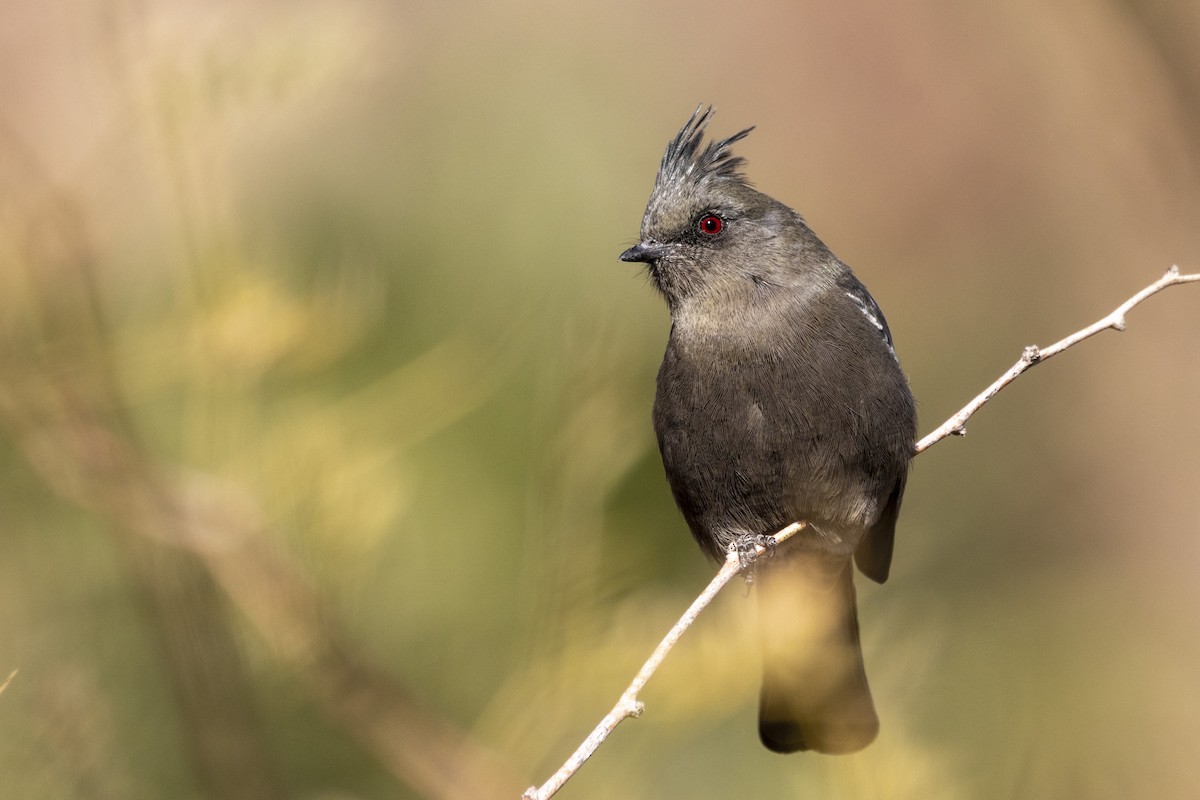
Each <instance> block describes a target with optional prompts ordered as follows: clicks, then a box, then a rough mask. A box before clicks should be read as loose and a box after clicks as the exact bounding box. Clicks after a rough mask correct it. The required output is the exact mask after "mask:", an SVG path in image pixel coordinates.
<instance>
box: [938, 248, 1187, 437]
mask: <svg viewBox="0 0 1200 800" xmlns="http://www.w3.org/2000/svg"><path fill="white" fill-rule="evenodd" d="M1194 281H1200V272H1198V273H1192V274H1190V275H1180V274H1179V267H1171V268H1170V269H1169V270H1167V272H1166V274H1165V275H1163V276H1162V277H1161V278H1159V279H1158V280H1156V281H1155V282H1154V283H1152V284H1150V285H1149V286H1147V287H1146V288H1145V289H1142V290H1141V291H1140V292H1138V293H1137V294H1135V295H1134V296H1133V297H1131V298H1129V299H1128V300H1126V301H1125V302H1124V303H1122V304H1121V305H1119V306H1117V308H1116V309H1115V310H1114V311H1113V312H1112V313H1111V314H1109V315H1108V316H1107V317H1104V318H1103V319H1100V320H1097V321H1096V322H1094V323H1092V324H1091V325H1088V326H1087V327H1086V328H1083V329H1082V330H1078V331H1075V333H1072V334H1071V335H1070V336H1068V337H1066V338H1065V339H1060V340H1059V341H1057V342H1055V343H1054V344H1052V345H1050V346H1049V347H1038V346H1037V345H1036V344H1033V345H1030V346H1029V347H1026V348H1025V351H1024V352H1023V353H1021V357H1020V358H1019V359H1018V360H1017V363H1015V364H1013V365H1012V367H1010V368H1009V370H1008V372H1006V373H1004V374H1003V375H1001V376H1000V377H999V378H997V379H996V382H995V383H993V384H992V385H991V386H989V387H988V388H986V389H984V390H983V391H982V392H980V394H979V396H977V397H976V398H975V399H974V400H972V401H971V402H969V403H967V404H966V405H965V406H963V407H962V410H960V411H959V412H958V413H957V414H955V415H954V416H952V417H951V418H950V419H948V420H946V421H945V422H943V423H942V424H941V425H939V426H938V427H937V429H935V430H934V431H933V432H932V433H930V434H929V435H928V436H926V437H925V438H924V439H922V440H921V441H919V442H917V453H921V452H923V451H925V450H928V449H929V448H930V447H932V446H933V445H935V444H937V443H938V442H940V441H941V440H942V439H945V438H946V437H947V436H966V435H967V420H968V419H970V418H971V416H972V415H973V414H974V413H975V412H976V411H978V410H979V409H981V408H983V406H984V404H986V403H987V402H988V401H989V400H991V399H992V398H993V397H995V396H996V393H997V392H999V391H1000V390H1001V389H1003V388H1004V387H1005V386H1008V385H1009V384H1010V383H1012V382H1013V381H1015V380H1016V379H1017V377H1018V376H1019V375H1021V373H1023V372H1025V371H1026V370H1028V369H1030V368H1031V367H1034V366H1035V365H1037V364H1040V363H1042V362H1043V361H1045V360H1046V359H1048V358H1051V357H1052V356H1056V355H1058V354H1059V353H1061V352H1062V351H1063V350H1066V349H1067V348H1068V347H1072V346H1073V345H1077V344H1079V343H1080V342H1082V341H1083V340H1084V339H1086V338H1088V337H1089V336H1095V335H1096V334H1097V333H1100V331H1103V330H1108V329H1109V328H1112V329H1113V330H1114V331H1123V330H1125V315H1126V314H1127V313H1129V310H1130V309H1131V308H1133V307H1134V306H1136V305H1137V304H1138V303H1140V302H1142V301H1143V300H1145V299H1146V298H1147V297H1150V296H1151V295H1153V294H1158V293H1159V292H1161V291H1162V290H1163V289H1166V288H1167V287H1168V286H1174V285H1175V284H1177V283H1192V282H1194Z"/></svg>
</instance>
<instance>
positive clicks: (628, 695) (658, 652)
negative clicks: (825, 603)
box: [521, 522, 805, 800]
mask: <svg viewBox="0 0 1200 800" xmlns="http://www.w3.org/2000/svg"><path fill="white" fill-rule="evenodd" d="M804 527H805V523H803V522H793V523H792V524H791V525H788V526H787V527H786V528H784V529H783V530H781V531H779V532H778V533H776V534H775V537H774V538H775V544H779V543H780V542H784V541H786V540H787V539H788V538H790V537H791V536H792V535H794V534H795V533H797V532H799V531H800V530H802V529H803V528H804ZM766 550H767V548H765V547H763V546H762V545H756V546H755V548H754V554H755V556H760V555H762V554H763V553H765V552H766ZM742 569H743V559H742V557H741V556H739V555H738V552H737V550H736V549H734V548H731V549H730V551H729V555H727V556H726V557H725V563H724V564H723V565H722V566H721V569H720V570H719V571H718V572H717V574H716V575H714V576H713V579H712V580H711V581H709V583H708V586H706V587H705V588H704V591H703V592H701V593H700V596H699V597H697V598H696V599H695V600H694V601H692V604H691V605H690V606H688V610H687V611H685V612H683V616H682V617H680V618H679V621H678V622H676V623H675V624H674V625H673V626H671V630H669V631H667V635H666V636H664V637H663V640H662V641H661V642H659V643H658V647H656V648H654V652H653V653H652V654H651V655H650V658H648V659H647V660H646V663H645V664H643V665H642V668H641V669H640V670H638V673H637V675H635V676H634V678H633V682H632V683H630V684H629V688H628V689H626V690H625V693H624V694H622V695H621V699H620V700H618V701H617V704H616V705H615V706H613V709H612V711H609V712H608V713H607V714H605V715H604V719H602V720H600V724H598V725H597V726H596V727H595V728H593V729H592V732H591V733H589V734H588V737H587V738H586V739H584V740H583V744H581V745H579V747H578V748H577V749H576V750H575V752H574V753H572V754H571V757H570V758H568V759H567V760H566V763H564V764H563V765H562V766H561V767H559V768H558V771H557V772H555V773H554V774H553V775H551V776H550V780H548V781H546V782H545V783H544V784H542V785H541V786H540V787H539V786H531V787H529V788H528V789H526V790H525V794H523V795H521V798H522V800H546V798H548V797H552V796H553V795H554V793H555V792H557V791H558V790H559V789H561V788H562V785H563V784H564V783H566V782H567V779H568V778H570V777H571V776H572V775H574V774H575V773H576V772H577V771H578V770H579V768H580V767H582V766H583V762H585V761H587V760H588V759H589V758H591V757H592V753H595V752H596V749H597V748H598V747H600V745H601V744H603V743H604V740H605V739H607V738H608V735H609V734H610V733H612V732H613V730H615V729H616V727H617V726H618V725H620V724H621V722H622V721H624V720H625V719H627V718H628V717H638V716H641V714H642V708H643V706H642V702H641V701H640V700H638V693H639V692H641V691H642V687H643V686H645V685H646V682H647V681H648V680H650V676H651V675H653V674H654V673H655V672H656V671H657V670H658V667H659V665H660V664H662V662H663V659H665V658H666V657H667V653H669V652H671V648H673V647H674V646H675V644H676V642H678V641H679V639H680V637H681V636H683V634H684V631H686V630H687V629H688V628H690V627H691V626H692V623H693V622H695V621H696V617H698V616H700V612H701V611H703V610H704V609H705V608H707V607H708V604H709V603H711V602H712V600H713V598H714V597H716V596H717V595H718V594H719V593H720V591H721V590H722V589H724V588H725V584H727V583H729V582H730V581H731V580H733V579H734V577H735V576H736V575H737V574H738V573H740V572H741V571H742Z"/></svg>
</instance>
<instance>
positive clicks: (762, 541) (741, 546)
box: [730, 533, 776, 582]
mask: <svg viewBox="0 0 1200 800" xmlns="http://www.w3.org/2000/svg"><path fill="white" fill-rule="evenodd" d="M775 544H776V542H775V537H774V536H771V535H769V534H763V533H743V534H742V535H740V536H738V537H737V538H736V539H734V540H733V544H732V545H731V546H730V549H731V550H733V551H734V552H735V553H737V557H738V564H739V565H740V566H741V568H742V571H743V572H745V573H746V580H747V582H753V581H754V572H753V571H752V570H751V569H750V567H752V566H754V562H756V561H758V559H759V557H760V556H762V555H766V556H767V557H768V558H771V557H773V556H774V555H775ZM760 547H761V548H762V549H763V550H764V551H765V552H764V553H759V552H758V549H759V548H760Z"/></svg>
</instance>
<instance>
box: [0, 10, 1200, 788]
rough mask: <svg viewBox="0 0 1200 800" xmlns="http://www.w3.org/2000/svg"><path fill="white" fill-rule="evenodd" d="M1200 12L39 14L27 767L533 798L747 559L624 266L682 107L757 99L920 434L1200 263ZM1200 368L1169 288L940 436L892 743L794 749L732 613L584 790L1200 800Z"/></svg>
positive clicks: (22, 559) (898, 613) (11, 676)
mask: <svg viewBox="0 0 1200 800" xmlns="http://www.w3.org/2000/svg"><path fill="white" fill-rule="evenodd" d="M1197 8H1198V7H1197V5H1196V4H1195V3H1194V2H1190V1H1189V0H1153V1H1151V0H1134V2H1128V3H1115V2H1104V1H1103V0H1080V2H1074V3H1063V4H1060V3H1049V4H1044V3H1035V2H1030V1H1029V0H1024V1H1021V0H1017V1H1016V2H1008V3H1001V4H959V5H954V4H944V3H932V2H920V3H910V4H902V5H895V6H891V5H886V4H871V3H858V2H849V3H811V2H804V3H796V4H784V3H757V4H752V5H750V6H742V7H739V6H733V5H730V4H728V3H715V2H698V3H689V4H684V3H674V2H651V3H643V4H634V3H625V2H618V3H616V4H612V3H607V4H605V3H595V2H583V3H575V4H563V3H551V2H536V1H535V2H524V3H521V2H493V3H486V2H479V1H478V0H476V1H475V2H470V1H469V0H468V1H464V2H450V3H441V4H435V3H405V2H399V3H385V2H382V0H349V2H340V3H332V2H319V1H317V0H304V1H303V2H288V3H285V2H279V1H278V0H250V1H249V2H240V3H234V2H227V1H224V2H214V3H199V2H186V0H163V2H155V3H135V2H129V1H128V0H118V2H114V3H93V2H86V0H83V1H82V2H51V3H35V2H31V1H30V0H14V1H13V2H8V3H6V4H5V5H4V7H3V8H2V9H0V684H2V685H3V688H2V689H0V776H2V777H0V782H2V783H3V786H4V788H3V790H0V793H2V794H3V795H4V796H5V797H13V798H22V800H42V799H43V798H45V799H46V800H58V799H59V798H146V799H147V800H149V799H150V798H201V797H211V798H223V799H224V798H237V797H259V798H266V797H280V798H284V797H294V798H302V797H303V798H322V799H323V800H333V798H345V799H347V800H348V799H349V798H364V799H365V798H371V799H372V800H375V799H377V798H380V799H381V798H418V797H422V798H423V797H445V798H452V797H509V798H514V800H515V798H516V797H517V796H519V794H520V792H521V791H522V790H523V789H524V788H525V787H526V786H529V785H532V784H539V783H541V782H542V781H543V780H545V779H546V778H547V777H548V776H549V774H550V773H551V772H552V771H553V770H554V769H556V768H557V767H558V765H559V764H560V763H562V761H563V760H564V759H565V758H566V757H567V756H568V755H569V754H570V752H571V751H572V750H573V749H574V748H575V747H576V745H577V744H578V743H579V742H580V741H581V740H582V738H583V737H584V736H585V735H586V734H587V732H588V731H589V730H590V729H591V728H592V726H593V725H594V724H595V723H596V722H597V721H598V720H599V719H600V717H601V716H602V715H603V714H604V713H605V712H606V711H607V710H608V709H609V708H610V707H611V705H612V703H614V702H615V701H616V699H617V697H618V696H619V694H620V693H621V691H622V690H623V689H624V687H625V685H626V684H627V682H628V680H629V679H630V678H631V677H632V676H633V674H634V672H635V671H636V670H637V668H638V666H639V665H640V664H641V662H642V660H643V659H644V658H645V657H646V656H648V655H649V653H650V651H651V650H652V648H653V647H654V645H655V644H656V642H657V640H658V638H659V637H660V636H661V635H662V633H664V632H665V631H666V629H667V628H668V627H669V626H670V624H671V623H672V622H673V621H674V619H675V618H676V617H677V616H678V615H679V613H680V612H682V610H683V609H684V608H685V607H686V606H687V604H688V603H689V602H690V600H691V598H692V597H693V596H694V595H695V594H696V593H697V592H698V591H699V590H700V589H701V588H702V586H703V585H704V584H705V583H706V581H707V580H708V578H709V576H710V575H711V573H712V571H713V568H712V566H711V565H710V564H707V563H706V562H705V561H704V559H703V558H702V557H701V555H700V553H699V551H698V550H697V549H696V548H695V546H694V545H693V543H692V542H691V540H690V537H689V536H688V534H687V531H686V528H685V526H684V525H683V523H682V521H681V519H680V518H679V516H678V514H677V512H676V510H675V509H674V507H673V504H672V501H671V498H670V495H669V492H668V491H667V488H666V485H665V482H664V480H663V477H662V474H661V467H660V465H659V461H658V455H657V452H656V450H655V447H654V443H653V434H652V432H651V429H650V423H649V408H650V403H651V398H652V394H653V381H654V375H655V371H656V369H657V364H658V359H659V357H660V355H661V352H662V347H663V344H664V341H665V337H666V333H667V325H668V321H667V314H666V310H665V308H664V307H663V304H662V303H661V301H660V300H659V298H657V297H656V296H654V293H653V291H652V289H651V288H650V286H649V285H648V283H647V281H646V280H645V279H644V277H643V276H642V275H641V274H639V273H638V272H637V269H636V268H635V267H633V266H632V265H628V264H621V263H618V262H617V261H616V256H617V254H618V253H620V252H621V250H622V249H623V248H624V247H627V246H628V245H629V244H631V243H632V242H633V241H635V237H636V235H637V230H638V224H639V221H640V216H641V211H642V208H643V205H644V202H645V199H646V197H647V195H648V193H649V190H650V186H651V182H652V180H653V176H654V171H655V169H656V166H657V163H658V158H659V156H660V154H661V152H662V148H663V146H664V145H665V143H666V141H667V139H668V138H669V137H670V136H671V135H672V134H673V133H674V132H675V131H676V130H677V128H678V126H679V125H680V124H681V123H682V122H683V121H684V120H685V119H686V117H687V115H688V114H689V113H691V111H692V110H693V109H694V108H695V107H696V105H697V104H699V103H712V104H714V105H715V106H716V107H717V109H718V112H719V113H718V116H717V117H716V120H715V122H714V123H713V128H712V132H713V133H717V134H725V133H729V132H732V131H734V130H737V129H740V128H742V127H745V126H747V125H751V124H754V125H757V126H758V127H757V129H756V130H755V132H754V134H753V135H752V136H751V137H750V138H749V139H747V140H746V141H745V142H744V143H742V145H740V147H739V152H740V153H741V154H742V155H745V156H746V157H747V158H748V159H749V164H748V173H749V175H750V177H751V178H752V179H753V180H754V181H755V182H756V183H757V184H758V185H759V186H760V187H761V188H762V189H763V190H764V191H767V192H768V193H770V194H772V195H774V196H776V197H778V198H779V199H781V200H783V201H785V202H788V203H789V204H791V205H793V206H794V207H796V208H797V209H798V210H800V211H801V212H802V213H803V214H804V215H805V216H806V218H807V219H808V221H809V223H810V224H811V225H812V227H813V228H814V229H815V230H816V231H817V232H818V234H820V235H821V236H822V238H824V239H825V241H826V242H827V243H828V244H829V245H830V246H831V247H832V248H833V250H834V251H835V252H837V253H838V254H839V255H840V256H841V257H842V258H843V259H844V260H846V261H847V262H848V263H850V264H851V265H852V266H853V267H854V268H855V270H856V272H857V274H858V275H859V277H861V278H862V279H863V281H864V282H865V283H866V284H867V285H868V286H870V287H871V290H872V292H873V293H874V295H875V296H876V298H877V299H878V300H879V302H880V304H881V305H882V306H883V308H884V310H885V311H886V313H887V315H888V321H889V323H890V325H891V328H892V330H893V332H894V334H895V338H896V341H897V347H898V350H899V353H900V356H901V358H902V361H903V363H904V365H905V367H906V369H907V371H908V373H909V375H910V378H911V381H912V384H913V388H914V391H915V393H916V395H917V398H918V401H919V402H920V412H921V420H922V424H921V428H922V430H923V431H927V430H930V429H932V428H933V427H934V426H935V425H937V424H938V423H940V422H941V421H942V420H943V419H945V418H946V417H947V416H949V415H950V414H951V413H952V412H954V411H955V410H957V408H959V407H960V406H961V405H962V404H963V403H965V402H966V401H967V400H968V399H970V397H972V396H973V395H974V394H976V393H977V392H978V391H980V390H981V389H982V388H983V387H984V386H985V385H987V384H988V383H989V382H990V381H991V380H993V379H994V378H995V377H996V376H997V375H998V374H1000V373H1001V372H1002V371H1003V370H1004V369H1006V368H1007V367H1008V366H1009V365H1010V364H1011V363H1012V362H1013V361H1014V360H1015V359H1016V358H1017V357H1018V356H1019V354H1020V352H1021V348H1022V347H1023V346H1025V345H1027V344H1032V343H1035V342H1036V343H1038V344H1043V345H1044V344H1049V343H1050V342H1052V341H1054V340H1056V339H1058V338H1060V337H1061V336H1064V335H1066V334H1067V333H1069V332H1071V331H1074V330H1076V329H1078V328H1080V327H1082V326H1084V325H1085V324H1088V323H1090V322H1092V321H1094V320H1095V319H1098V318H1099V317H1100V316H1102V315H1103V314H1105V313H1107V312H1108V311H1110V310H1111V309H1112V308H1114V307H1115V306H1116V305H1117V304H1118V303H1120V302H1121V301H1123V300H1124V299H1125V298H1126V297H1128V296H1129V295H1131V294H1132V293H1133V292H1134V291H1136V290H1137V289H1139V288H1140V287H1142V286H1144V285H1146V284H1148V283H1149V282H1151V281H1152V280H1154V279H1155V278H1156V277H1158V276H1159V275H1160V274H1161V273H1162V272H1163V271H1164V270H1165V269H1166V268H1167V267H1168V266H1170V265H1171V264H1174V263H1178V264H1179V265H1180V267H1181V268H1182V269H1183V270H1184V271H1185V272H1187V271H1190V272H1195V271H1197V270H1198V269H1200V55H1198V54H1200V46H1198V45H1200V12H1198V11H1197ZM1197 345H1200V288H1197V287H1195V286H1184V287H1179V288H1174V289H1170V290H1168V291H1167V292H1166V293H1164V294H1162V295H1159V296H1157V297H1155V298H1153V299H1151V300H1150V301H1148V302H1147V303H1146V304H1145V305H1144V306H1141V307H1139V308H1138V309H1137V310H1135V311H1134V312H1133V313H1132V314H1131V315H1130V318H1129V330H1128V332H1126V333H1124V334H1121V335H1120V336H1117V335H1116V334H1113V333H1106V334H1104V335H1102V336H1101V337H1099V338H1097V339H1094V340H1091V341H1089V342H1087V343H1085V344H1083V345H1081V346H1080V347H1079V348H1078V349H1076V350H1073V351H1071V352H1070V353H1068V354H1066V355H1064V356H1063V357H1062V358H1061V359H1056V360H1055V361H1054V362H1052V363H1050V364H1047V365H1044V366H1040V367H1039V368H1038V369H1037V370H1035V371H1034V372H1032V373H1030V374H1029V375H1027V376H1025V377H1023V378H1022V379H1021V380H1020V381H1018V382H1017V383H1016V384H1014V385H1013V386H1012V387H1011V388H1010V389H1008V390H1006V391H1005V392H1004V393H1003V394H1001V395H1000V397H999V398H998V399H997V400H995V401H994V402H993V403H992V404H991V405H989V406H988V407H987V408H985V409H984V410H983V411H982V412H981V413H980V414H979V415H978V416H977V417H976V418H975V419H974V420H973V421H972V422H971V424H970V435H969V436H968V437H967V438H966V439H954V440H949V441H946V442H943V443H942V444H940V445H938V446H937V447H935V448H934V449H933V450H931V451H930V452H929V453H927V454H924V455H922V456H921V458H920V459H918V461H917V462H916V464H915V468H914V473H913V476H912V479H911V481H910V484H909V485H910V488H909V494H908V497H907V499H906V502H905V510H904V513H903V515H902V517H901V525H900V530H899V538H898V544H897V557H896V558H897V560H896V563H895V566H894V568H893V574H892V578H891V580H890V581H889V583H888V584H887V585H885V586H883V587H874V586H869V585H866V584H865V582H861V583H860V586H861V589H860V592H861V610H860V615H861V623H862V627H863V636H864V644H865V649H866V657H867V666H868V672H869V675H870V677H871V681H872V686H873V688H874V690H875V694H876V700H877V704H878V707H879V712H880V716H881V719H882V725H883V729H882V734H881V736H880V739H879V740H878V741H877V742H876V743H875V744H874V745H872V746H871V747H870V748H868V749H867V750H866V751H865V752H864V753H862V754H861V755H856V756H852V757H844V758H825V757H819V756H792V757H787V758H783V757H779V756H775V755H773V754H770V753H768V752H767V751H766V750H764V749H763V748H762V747H761V746H760V745H759V744H758V741H757V737H756V734H755V723H754V718H755V699H756V692H757V687H758V675H757V671H758V661H757V653H756V645H755V643H754V641H753V639H752V637H751V635H750V631H751V630H752V628H753V625H752V621H753V618H752V615H753V603H752V602H748V599H747V592H746V591H744V590H740V589H739V588H731V589H730V590H729V591H727V592H726V593H725V595H724V596H723V597H722V598H721V599H720V600H719V601H718V602H717V604H716V605H715V606H714V607H713V608H712V609H710V610H709V611H708V612H707V613H706V614H705V615H704V616H703V617H702V618H701V620H700V622H699V623H698V625H697V626H696V628H694V629H693V630H692V631H690V632H689V634H688V635H687V637H685V639H684V641H683V643H682V644H681V645H680V647H679V649H678V650H677V651H676V652H675V653H673V654H672V655H671V657H670V658H669V659H668V661H667V662H666V664H665V665H664V667H663V669H662V670H661V672H660V673H659V674H658V675H657V676H656V677H655V678H654V680H653V681H652V682H651V684H650V685H649V686H648V687H647V689H646V691H645V692H644V694H643V696H642V699H643V700H644V701H645V702H646V704H647V712H646V714H645V715H644V716H643V717H642V718H641V719H639V720H637V721H629V722H626V723H625V724H623V725H622V726H621V727H620V728H619V729H618V730H617V732H616V733H615V734H614V735H613V736H612V737H611V738H610V739H609V741H608V742H607V743H606V744H605V745H604V746H603V747H602V748H601V749H600V751H599V752H598V753H597V755H596V756H595V758H594V759H593V760H592V761H591V762H590V763H588V764H587V765H586V766H585V767H584V768H583V770H582V771H581V772H580V773H579V774H578V775H577V776H576V777H575V778H574V779H573V780H572V781H571V782H570V783H569V784H568V785H567V786H566V788H564V789H563V790H562V792H561V793H560V795H559V796H560V797H563V798H577V799H579V800H583V799H584V798H613V797H620V798H727V797H761V798H766V797H780V798H784V797H798V798H800V797H802V798H813V797H821V798H835V799H837V800H848V799H849V798H923V799H928V798H1008V797H1021V798H1064V797H1086V798H1127V797H1156V798H1188V797H1197V796H1200V760H1198V759H1196V758H1195V755H1194V750H1195V746H1196V743H1197V742H1198V741H1200V701H1198V700H1197V698H1198V697H1200V493H1198V492H1197V491H1196V489H1197V486H1198V485H1200V481H1198V479H1200V422H1197V416H1196V409H1197V408H1200V347H1198V346H1197ZM6 678H7V679H8V680H7V683H5V679H6Z"/></svg>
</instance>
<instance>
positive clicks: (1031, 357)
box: [1021, 344, 1042, 364]
mask: <svg viewBox="0 0 1200 800" xmlns="http://www.w3.org/2000/svg"><path fill="white" fill-rule="evenodd" d="M1021 360H1022V361H1024V362H1025V363H1026V364H1036V363H1038V362H1039V361H1041V360H1042V351H1041V349H1040V348H1039V347H1038V346H1037V345H1036V344H1031V345H1029V346H1028V347H1026V348H1025V349H1024V351H1022V352H1021Z"/></svg>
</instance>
